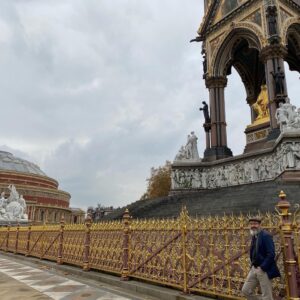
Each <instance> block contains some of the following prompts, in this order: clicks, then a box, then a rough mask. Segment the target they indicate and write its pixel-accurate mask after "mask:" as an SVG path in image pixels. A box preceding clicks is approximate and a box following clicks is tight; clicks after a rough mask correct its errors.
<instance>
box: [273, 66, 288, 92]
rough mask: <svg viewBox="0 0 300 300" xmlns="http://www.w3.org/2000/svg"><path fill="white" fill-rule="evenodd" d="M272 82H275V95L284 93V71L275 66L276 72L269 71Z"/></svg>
mask: <svg viewBox="0 0 300 300" xmlns="http://www.w3.org/2000/svg"><path fill="white" fill-rule="evenodd" d="M271 74H272V76H273V79H274V82H275V95H276V96H277V95H284V92H285V89H284V78H285V76H284V72H282V71H281V68H280V67H278V68H277V72H276V73H274V72H271Z"/></svg>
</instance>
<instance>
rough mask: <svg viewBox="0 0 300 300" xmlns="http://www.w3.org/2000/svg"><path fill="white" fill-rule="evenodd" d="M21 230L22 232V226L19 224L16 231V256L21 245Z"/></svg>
mask: <svg viewBox="0 0 300 300" xmlns="http://www.w3.org/2000/svg"><path fill="white" fill-rule="evenodd" d="M19 230H20V224H19V223H18V224H17V230H16V244H15V251H14V254H17V253H18V243H19Z"/></svg>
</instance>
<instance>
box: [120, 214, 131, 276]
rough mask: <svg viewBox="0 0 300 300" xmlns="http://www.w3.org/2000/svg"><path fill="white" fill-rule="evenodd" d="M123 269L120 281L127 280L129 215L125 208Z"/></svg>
mask: <svg viewBox="0 0 300 300" xmlns="http://www.w3.org/2000/svg"><path fill="white" fill-rule="evenodd" d="M123 225H124V227H123V228H124V229H123V267H122V276H121V280H123V281H127V280H129V268H128V266H129V263H128V261H129V234H130V215H129V211H128V209H127V208H126V210H125V212H124V215H123Z"/></svg>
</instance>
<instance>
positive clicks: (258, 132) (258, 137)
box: [244, 120, 271, 153]
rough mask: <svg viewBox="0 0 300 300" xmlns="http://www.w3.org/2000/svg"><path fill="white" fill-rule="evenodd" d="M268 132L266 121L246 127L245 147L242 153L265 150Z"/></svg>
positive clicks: (268, 123)
mask: <svg viewBox="0 0 300 300" xmlns="http://www.w3.org/2000/svg"><path fill="white" fill-rule="evenodd" d="M270 131H271V128H270V122H269V121H268V120H267V121H266V122H264V123H260V124H257V125H256V124H253V125H249V126H247V128H246V130H245V134H246V146H245V150H244V153H248V152H252V151H255V150H259V149H263V148H266V147H265V144H266V142H267V137H268V136H269V133H270Z"/></svg>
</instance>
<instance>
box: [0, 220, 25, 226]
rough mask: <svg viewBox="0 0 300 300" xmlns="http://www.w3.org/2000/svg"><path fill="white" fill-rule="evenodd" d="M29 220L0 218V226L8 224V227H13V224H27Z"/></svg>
mask: <svg viewBox="0 0 300 300" xmlns="http://www.w3.org/2000/svg"><path fill="white" fill-rule="evenodd" d="M28 224H29V222H28V220H19V221H16V220H14V221H9V220H0V227H3V226H5V227H6V226H10V227H15V226H18V225H19V226H28Z"/></svg>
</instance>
